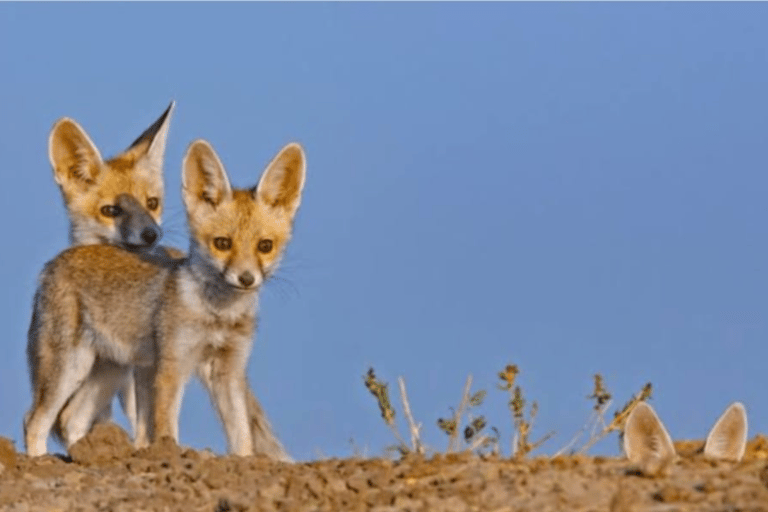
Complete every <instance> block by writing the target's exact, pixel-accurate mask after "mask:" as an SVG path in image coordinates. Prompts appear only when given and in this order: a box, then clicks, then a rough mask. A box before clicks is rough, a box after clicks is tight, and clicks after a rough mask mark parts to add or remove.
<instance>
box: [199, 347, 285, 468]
mask: <svg viewBox="0 0 768 512" xmlns="http://www.w3.org/2000/svg"><path fill="white" fill-rule="evenodd" d="M212 372H213V363H212V362H211V361H206V362H204V363H202V364H201V365H200V366H199V367H198V376H199V377H200V380H201V381H202V382H203V384H204V385H205V388H206V389H207V390H208V392H209V393H210V395H211V400H213V401H214V405H215V399H214V397H213V392H214V391H213V389H214V388H213V377H212ZM244 390H245V406H246V411H247V418H248V426H249V428H250V431H251V443H252V444H253V454H254V455H266V456H267V457H269V458H270V459H274V460H279V461H282V462H293V459H292V458H291V456H290V455H288V453H287V452H286V451H285V448H283V445H282V444H281V443H280V440H279V439H278V438H277V436H276V435H275V433H274V431H273V430H272V426H271V425H270V423H269V420H268V419H267V415H266V414H265V413H264V409H262V407H261V404H260V403H259V400H258V398H256V395H255V394H254V392H253V389H252V388H251V386H250V384H249V383H248V380H247V378H246V380H245V387H244ZM217 407H218V406H217ZM217 412H219V411H218V410H217ZM219 415H220V416H221V412H219ZM222 422H223V419H222Z"/></svg>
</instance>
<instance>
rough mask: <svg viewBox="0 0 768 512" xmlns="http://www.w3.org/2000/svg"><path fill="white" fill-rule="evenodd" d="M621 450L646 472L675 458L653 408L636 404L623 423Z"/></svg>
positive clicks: (659, 468) (657, 470)
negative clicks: (622, 444)
mask: <svg viewBox="0 0 768 512" xmlns="http://www.w3.org/2000/svg"><path fill="white" fill-rule="evenodd" d="M624 453H625V454H626V455H627V458H628V459H629V461H630V462H631V463H633V464H634V465H636V466H637V467H638V469H640V471H642V472H643V473H646V474H648V475H651V476H652V475H656V474H658V473H660V472H663V471H665V470H666V468H667V467H668V466H669V465H670V463H671V462H672V461H674V459H675V458H676V455H677V454H676V453H675V446H674V444H672V438H671V437H669V433H668V432H667V429H666V428H664V424H663V423H662V422H661V420H660V419H659V417H658V416H657V415H656V412H655V411H654V410H653V407H651V406H650V405H648V404H647V403H645V402H640V403H638V404H637V405H636V406H635V407H634V408H633V409H632V412H630V413H629V417H627V422H626V424H625V425H624Z"/></svg>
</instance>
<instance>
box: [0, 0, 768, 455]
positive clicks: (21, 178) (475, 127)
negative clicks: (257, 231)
mask: <svg viewBox="0 0 768 512" xmlns="http://www.w3.org/2000/svg"><path fill="white" fill-rule="evenodd" d="M767 25H768V5H766V4H730V3H727V4H726V3H721V4H687V3H683V4H578V5H566V4H548V3H547V4H474V3H472V4H469V3H464V4H432V3H426V4H424V3H419V4H403V3H393V4H240V3H236V4H224V5H220V4H215V5H214V4H183V5H182V4H175V3H172V4H96V5H92V4H67V5H53V4H45V5H42V4H8V3H3V4H0V70H1V71H0V73H1V74H2V78H1V79H0V98H2V101H0V155H2V162H1V164H0V165H1V166H2V173H3V184H4V186H2V187H0V215H1V216H2V218H3V219H4V222H3V226H4V228H5V229H4V235H5V236H4V240H3V244H2V246H3V250H2V256H0V257H1V258H2V265H0V282H2V287H1V288H0V290H1V291H0V311H2V313H0V321H1V322H2V325H3V326H4V328H5V335H4V339H3V342H2V343H3V347H2V350H3V357H2V358H0V411H1V412H0V434H2V435H5V436H9V437H11V438H13V439H14V440H15V441H16V444H17V446H18V447H22V446H23V442H22V437H21V422H22V416H23V414H24V412H25V411H26V409H27V407H28V406H29V403H30V391H29V384H28V378H27V369H26V366H27V365H26V358H25V346H26V330H27V326H28V322H29V315H30V304H31V300H32V295H33V292H34V287H35V282H36V277H37V273H38V272H39V270H40V269H41V267H42V265H43V263H44V262H45V261H46V260H48V259H50V258H51V257H53V256H54V255H55V254H56V253H57V252H58V251H60V250H62V249H63V248H65V247H66V246H67V243H68V240H67V219H66V217H65V214H64V209H63V206H62V201H61V197H60V193H59V191H58V189H57V187H56V185H55V183H54V181H53V179H52V174H51V169H50V166H49V163H48V157H47V137H48V132H49V130H50V128H51V125H52V124H53V122H54V121H55V120H56V119H57V118H59V117H61V116H70V117H73V118H74V119H76V120H77V121H78V122H80V124H81V125H82V126H83V127H84V128H85V129H86V131H87V132H88V133H89V134H90V136H91V138H92V139H93V140H94V141H95V143H96V144H97V146H98V147H99V148H100V150H101V151H102V154H103V155H105V156H108V155H112V154H115V153H118V152H119V151H121V150H122V149H124V148H125V147H126V146H127V145H128V144H129V143H130V142H131V141H132V140H133V139H134V138H135V137H136V136H138V134H139V133H141V131H143V130H144V128H146V127H147V126H148V125H149V124H150V123H151V122H152V121H154V119H155V118H156V117H157V116H158V115H159V114H160V113H161V112H162V111H163V109H164V108H165V107H166V105H167V104H168V102H169V101H170V100H171V99H175V100H176V101H177V109H176V112H175V114H174V116H173V119H172V121H171V127H170V135H169V141H168V149H167V154H166V166H165V173H166V190H167V204H168V209H167V211H166V216H165V224H166V227H167V233H166V236H165V239H164V242H165V243H166V244H172V245H176V246H180V247H184V248H186V246H187V242H186V235H185V224H184V214H183V210H182V207H181V202H180V198H179V187H180V185H179V183H180V179H179V177H180V168H181V167H180V165H181V157H182V155H183V152H184V150H185V148H186V146H187V145H188V144H189V142H190V141H191V140H193V139H194V138H198V137H203V138H206V139H208V140H209V141H211V143H212V144H213V145H214V147H215V148H216V149H217V151H218V152H219V154H220V155H221V157H222V160H223V162H224V164H225V166H226V167H227V169H228V171H229V173H230V176H231V180H232V182H233V183H234V184H239V185H241V186H245V185H251V184H254V183H255V182H256V180H257V178H258V176H259V175H260V173H261V171H262V169H263V167H264V166H265V164H266V163H267V162H268V161H269V160H270V159H271V158H272V156H273V155H274V154H276V152H277V151H278V150H279V149H280V148H281V147H282V146H283V145H284V144H286V143H287V142H289V141H292V140H297V141H300V142H301V143H302V144H303V145H304V147H305V149H306V153H307V158H308V181H307V187H306V189H305V194H304V201H303V204H302V209H301V211H300V214H299V218H298V221H297V225H296V231H295V238H294V241H293V243H292V245H291V247H290V252H289V255H288V257H287V259H286V260H285V264H284V266H283V269H282V271H281V272H280V277H281V278H282V279H278V280H275V281H274V282H272V283H270V284H269V285H268V286H267V287H266V289H265V290H264V292H263V294H262V307H261V326H260V328H259V332H258V335H257V341H256V344H255V348H254V351H253V354H252V358H251V362H250V365H249V376H250V378H251V381H252V383H253V385H254V387H255V388H256V390H257V393H258V395H259V396H260V398H261V400H262V401H263V404H264V406H265V408H266V411H267V412H268V414H269V417H270V418H271V420H272V423H273V425H274V427H275V429H276V430H277V432H278V433H279V435H280V437H281V439H282V440H283V441H284V443H285V445H286V447H287V448H288V450H289V451H290V452H291V453H292V454H293V455H294V456H295V457H297V458H299V459H312V458H316V457H319V456H349V455H351V454H352V453H353V443H351V442H350V440H353V442H354V446H356V447H358V448H359V449H361V450H365V449H367V453H368V454H369V455H380V454H382V453H383V451H384V448H385V447H386V446H387V445H389V444H391V443H392V437H391V435H390V433H389V431H388V430H387V429H386V427H385V426H384V424H383V422H382V421H381V420H380V418H379V416H378V409H377V407H376V404H375V402H374V400H373V398H372V397H371V396H369V395H368V392H367V391H366V389H365V388H364V386H363V383H362V376H363V374H364V373H365V371H366V370H367V368H368V367H369V366H370V365H373V366H374V367H375V368H376V369H377V372H378V374H379V375H380V376H381V377H382V378H383V379H385V380H388V381H389V382H390V389H392V391H395V390H396V387H397V386H396V377H397V376H398V375H403V376H404V377H405V378H406V381H407V384H408V387H409V394H410V397H411V406H412V409H413V411H414V414H415V415H416V417H417V419H418V420H420V421H422V422H423V423H424V425H425V426H424V437H425V440H426V441H427V443H429V444H430V445H432V446H433V447H435V448H437V449H443V448H444V447H445V444H446V443H445V439H444V436H443V434H442V433H441V432H440V431H438V430H437V427H436V426H435V421H436V419H437V418H438V417H441V416H443V417H444V416H446V415H447V414H449V413H450V411H449V406H455V405H457V403H458V401H459V398H460V395H461V389H462V387H463V384H464V379H465V378H466V376H467V374H469V373H471V374H473V376H474V378H475V388H476V389H480V388H485V389H487V390H488V398H487V399H486V403H485V405H484V407H483V408H482V409H481V412H485V414H486V416H487V418H488V421H489V423H490V424H491V425H495V426H496V427H498V428H499V430H500V431H501V432H502V435H503V439H502V440H503V442H504V450H505V452H508V450H509V437H510V436H511V434H512V426H511V419H510V415H509V413H508V411H507V409H506V397H505V395H504V393H502V392H501V391H498V390H496V389H494V386H495V383H496V373H497V372H498V371H499V370H501V369H502V368H503V367H504V365H505V364H506V363H508V362H513V363H517V364H518V365H519V366H520V368H521V370H522V374H521V375H520V376H519V378H518V383H519V384H521V385H522V386H523V389H524V391H525V394H526V397H527V398H528V399H529V400H537V401H538V402H539V415H538V418H537V424H536V427H535V431H534V437H536V436H537V435H540V434H543V433H545V432H546V431H548V430H556V431H557V436H556V437H555V438H554V439H552V440H550V441H549V442H548V443H547V444H546V445H544V447H543V449H542V451H543V452H544V453H553V452H555V451H557V449H559V448H560V447H561V446H562V445H564V444H565V443H566V442H567V441H568V440H569V439H570V438H571V437H572V436H573V435H574V434H575V433H576V431H577V430H578V429H579V428H580V427H581V426H582V424H583V423H584V422H585V421H586V419H587V417H588V415H589V413H590V410H591V402H589V401H588V400H587V399H586V398H585V397H586V396H587V395H588V394H589V393H590V392H591V390H592V374H593V373H595V372H602V373H603V375H604V376H605V379H606V383H607V385H608V387H609V388H610V390H611V391H612V392H613V393H614V395H615V397H616V400H617V402H619V404H617V405H621V404H623V403H624V402H625V401H626V400H627V399H628V398H629V397H630V395H631V394H632V393H634V392H636V391H638V390H639V389H640V387H641V386H642V385H643V384H644V383H645V382H647V381H651V382H652V383H653V384H654V388H655V393H654V397H653V401H652V404H653V405H654V406H655V408H656V410H657V411H658V412H659V414H660V415H661V417H662V419H663V420H664V421H665V423H666V424H667V427H668V428H669V430H670V432H671V434H672V436H673V437H674V438H703V437H704V436H705V434H706V432H707V430H708V429H709V428H710V426H711V425H712V423H713V422H714V421H715V419H716V418H717V416H718V415H719V414H720V413H721V411H722V410H723V409H724V408H725V406H727V405H728V404H729V403H730V402H731V401H733V400H741V401H743V402H744V403H745V404H746V406H747V409H748V411H749V414H750V422H751V424H750V427H751V429H750V434H754V433H756V432H765V431H766V430H767V429H768V400H766V398H765V396H766V395H765V391H766V387H767V386H766V385H767V384H768V377H766V361H767V360H768V348H766V347H767V346H768V344H767V343H766V341H767V340H768V321H767V319H768V301H767V300H766V297H767V296H768V295H767V294H768V267H767V263H768V202H767V201H766V196H767V195H768V155H767V154H766V148H767V147H768V145H767V144H766V141H767V140H768V54H767V52H768V31H766V30H765V27H766V26H767ZM393 395H394V396H393V398H394V397H396V395H397V393H393ZM395 402H396V404H397V406H398V408H399V400H395ZM398 419H399V420H402V417H401V416H398ZM403 432H405V430H403ZM181 438H182V442H183V443H185V444H188V445H191V446H194V447H196V448H203V447H206V446H209V447H212V448H213V449H214V450H216V451H223V450H224V449H225V443H224V437H223V434H222V429H221V427H220V425H219V422H218V420H217V419H216V417H215V414H214V413H213V410H212V408H211V407H210V405H209V403H208V399H207V396H206V395H205V393H204V392H203V391H202V388H201V387H200V386H199V385H198V384H194V385H192V386H191V387H190V389H189V392H188V393H187V395H186V397H185V401H184V406H183V413H182V418H181ZM50 446H51V447H53V444H52V443H51V445H50ZM594 452H605V453H608V454H618V448H617V445H616V440H615V438H609V439H608V440H606V441H605V442H604V443H602V444H600V445H598V446H597V447H596V449H595V450H594Z"/></svg>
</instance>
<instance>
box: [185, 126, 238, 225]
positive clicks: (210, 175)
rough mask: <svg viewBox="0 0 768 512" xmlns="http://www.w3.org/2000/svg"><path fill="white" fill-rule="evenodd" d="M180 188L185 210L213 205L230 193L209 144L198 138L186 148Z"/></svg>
mask: <svg viewBox="0 0 768 512" xmlns="http://www.w3.org/2000/svg"><path fill="white" fill-rule="evenodd" d="M181 181H182V192H183V196H184V204H185V205H186V207H187V210H190V211H191V210H193V209H196V208H197V207H198V206H201V205H207V206H209V207H211V208H216V207H217V206H218V205H219V204H221V203H222V201H225V200H227V199H229V198H231V197H232V187H230V185H229V179H228V178H227V173H226V171H225V170H224V166H223V165H222V164H221V160H219V157H218V156H217V155H216V152H215V151H214V150H213V148H212V147H211V145H210V144H209V143H208V142H206V141H204V140H202V139H198V140H196V141H194V142H193V143H192V144H191V145H190V146H189V149H187V153H186V154H185V155H184V164H183V170H182V176H181Z"/></svg>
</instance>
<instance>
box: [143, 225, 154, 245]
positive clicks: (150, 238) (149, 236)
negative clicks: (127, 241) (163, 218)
mask: <svg viewBox="0 0 768 512" xmlns="http://www.w3.org/2000/svg"><path fill="white" fill-rule="evenodd" d="M141 239H142V240H144V241H145V242H146V243H147V245H152V244H153V243H155V240H157V232H156V231H155V230H154V229H150V228H146V229H145V230H144V231H142V232H141Z"/></svg>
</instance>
